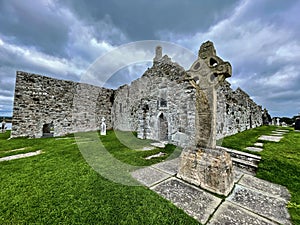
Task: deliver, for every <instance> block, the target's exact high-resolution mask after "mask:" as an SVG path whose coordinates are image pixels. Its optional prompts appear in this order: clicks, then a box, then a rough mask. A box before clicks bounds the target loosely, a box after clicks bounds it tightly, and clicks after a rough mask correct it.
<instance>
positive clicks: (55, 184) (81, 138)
mask: <svg viewBox="0 0 300 225" xmlns="http://www.w3.org/2000/svg"><path fill="white" fill-rule="evenodd" d="M275 129H276V127H274V126H268V127H267V126H263V127H259V128H255V129H252V130H248V131H245V132H241V133H238V134H236V135H233V136H230V137H226V138H224V139H223V146H226V147H229V148H233V149H238V150H244V148H245V147H247V146H252V145H253V143H255V142H256V140H257V138H258V137H259V136H260V135H264V134H269V133H271V131H272V130H275ZM68 137H70V139H64V140H56V138H45V139H26V138H16V139H11V140H7V138H9V132H6V133H5V134H2V133H0V157H4V156H7V155H13V154H16V152H10V153H8V152H7V151H9V150H12V149H18V148H23V147H26V148H27V149H25V150H22V151H20V152H22V153H25V152H27V151H35V150H42V151H43V154H41V155H39V156H34V157H30V158H24V159H18V160H13V161H7V162H0V171H1V173H0V224H13V225H15V224H198V223H197V221H196V220H194V219H193V218H191V217H189V216H188V215H186V214H185V213H184V212H183V211H182V210H180V209H178V208H177V207H175V206H174V205H172V204H171V203H170V202H168V201H166V200H164V199H163V198H162V197H160V196H159V195H157V194H156V193H154V192H152V191H151V190H149V189H147V188H145V187H142V186H128V185H122V184H121V183H115V182H113V180H114V179H116V180H117V181H120V182H124V180H126V181H128V180H129V179H130V176H129V172H130V171H131V170H133V169H135V168H137V167H138V166H147V165H151V164H153V163H156V162H159V161H161V160H163V159H165V158H166V157H170V158H171V157H176V156H178V155H179V153H180V149H178V148H176V147H175V146H173V145H167V146H166V148H165V149H154V150H151V151H141V149H142V148H143V147H144V146H149V144H150V141H149V140H139V139H136V138H135V135H134V134H132V133H131V132H113V131H109V132H108V135H107V136H101V137H100V139H99V136H98V134H97V133H95V132H87V133H78V134H74V135H68ZM117 137H118V138H117ZM75 140H76V141H77V142H78V143H77V144H74V143H75ZM100 140H101V141H100ZM264 143H265V144H264V150H263V151H262V152H259V153H257V154H259V155H261V156H262V160H261V162H260V164H259V169H258V173H257V176H258V177H259V178H262V179H265V180H269V181H271V182H274V183H277V184H281V185H284V186H286V187H287V188H288V189H289V191H290V193H291V195H292V198H291V201H290V203H289V212H290V214H291V217H292V221H293V224H296V225H297V224H300V163H299V162H300V133H297V132H294V131H290V132H289V133H288V134H286V135H285V136H284V138H283V139H282V140H281V141H280V142H279V143H272V142H264ZM160 151H163V152H165V153H166V154H167V155H166V156H165V157H163V158H160V159H152V160H146V159H145V157H146V156H148V155H152V154H156V153H158V152H160ZM87 162H89V164H88V163H87ZM117 178H120V179H119V180H118V179H117ZM125 183H126V182H125ZM130 184H133V181H130Z"/></svg>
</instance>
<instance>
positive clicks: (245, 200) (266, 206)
mask: <svg viewBox="0 0 300 225" xmlns="http://www.w3.org/2000/svg"><path fill="white" fill-rule="evenodd" d="M227 200H228V201H231V202H233V203H235V204H237V205H239V206H241V207H244V208H246V209H248V210H250V211H252V212H254V213H257V214H259V215H261V216H263V217H267V218H270V219H272V220H274V221H276V222H278V223H281V224H286V225H287V224H291V222H290V216H289V213H288V211H287V208H286V201H285V200H284V199H282V198H276V197H274V196H271V195H267V194H266V193H265V192H258V191H257V190H256V191H255V190H254V189H250V188H248V187H244V186H240V185H236V186H235V189H234V191H233V193H232V194H231V195H230V196H229V197H228V199H227Z"/></svg>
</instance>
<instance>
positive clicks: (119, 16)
mask: <svg viewBox="0 0 300 225" xmlns="http://www.w3.org/2000/svg"><path fill="white" fill-rule="evenodd" d="M237 2H238V1H237V0H229V1H197V0H187V1H181V0H175V1H174V0H165V1H146V0H126V1H119V0H112V1H104V0H100V1H99V0H91V1H88V2H84V1H71V0H69V1H61V3H62V4H67V5H68V7H71V8H72V9H73V11H74V12H75V13H76V14H78V15H79V16H80V17H81V18H82V19H83V20H89V21H98V20H102V19H103V16H104V15H109V16H110V18H111V20H112V22H113V23H114V24H115V25H116V26H117V27H119V28H120V29H122V31H123V33H125V34H126V35H127V36H128V37H129V39H130V40H132V41H135V40H145V39H147V40H149V39H157V38H158V37H157V36H156V33H157V31H160V30H162V31H171V32H178V33H195V32H197V31H204V30H206V29H207V28H209V26H210V25H211V24H212V23H214V22H216V21H218V20H220V19H222V18H224V17H225V16H227V15H229V14H231V11H232V10H233V8H234V4H236V3H237Z"/></svg>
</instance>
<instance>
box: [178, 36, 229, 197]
mask: <svg viewBox="0 0 300 225" xmlns="http://www.w3.org/2000/svg"><path fill="white" fill-rule="evenodd" d="M230 76H231V65H230V63H228V62H224V61H223V60H222V59H221V58H219V57H218V56H217V55H216V50H215V48H214V45H213V43H212V42H210V41H208V42H205V43H203V44H202V45H201V47H200V50H199V55H198V59H197V60H196V61H195V62H194V63H193V65H192V66H191V68H190V70H189V71H187V77H186V80H189V82H190V83H191V85H192V86H193V87H194V88H195V91H196V103H195V105H196V116H195V120H196V121H195V143H194V144H192V145H191V146H189V147H186V148H185V149H184V150H183V152H182V154H181V159H180V164H179V170H178V174H177V177H179V178H181V179H183V180H185V181H187V182H189V183H192V184H194V185H197V186H200V187H202V188H204V189H207V190H209V191H211V192H214V193H217V194H221V195H228V194H229V192H230V191H231V190H232V188H233V182H234V176H233V166H232V161H231V158H230V155H229V154H228V153H227V152H225V151H224V150H217V149H216V115H217V92H216V90H217V88H218V86H219V85H222V83H223V81H224V80H225V79H226V78H227V77H230Z"/></svg>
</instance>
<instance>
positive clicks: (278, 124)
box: [276, 118, 280, 126]
mask: <svg viewBox="0 0 300 225" xmlns="http://www.w3.org/2000/svg"><path fill="white" fill-rule="evenodd" d="M276 120H277V123H276V125H277V126H280V123H279V120H280V119H279V118H277V119H276Z"/></svg>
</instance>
